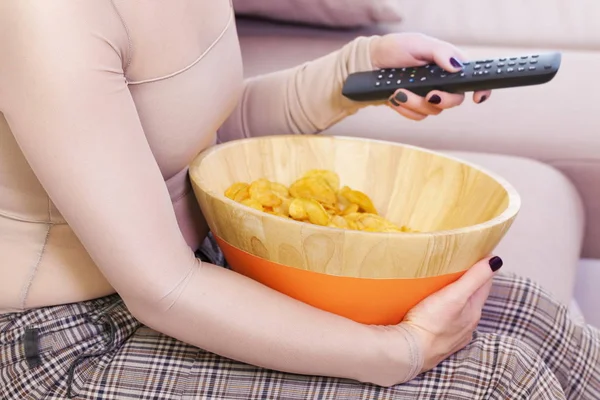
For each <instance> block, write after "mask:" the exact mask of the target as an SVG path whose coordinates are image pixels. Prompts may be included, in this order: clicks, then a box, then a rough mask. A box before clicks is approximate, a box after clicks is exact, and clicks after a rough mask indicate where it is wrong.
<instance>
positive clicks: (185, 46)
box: [0, 0, 242, 313]
mask: <svg viewBox="0 0 600 400" xmlns="http://www.w3.org/2000/svg"><path fill="white" fill-rule="evenodd" d="M97 1H102V2H103V3H106V4H104V6H105V7H110V8H112V11H111V12H114V14H115V15H113V18H111V19H110V21H109V19H107V23H106V29H107V30H110V29H119V30H122V31H123V32H126V33H124V34H125V35H126V36H128V37H127V38H125V40H124V41H123V43H126V45H125V46H126V47H127V48H123V49H119V50H120V51H121V54H125V55H127V57H128V59H127V60H123V61H124V65H126V69H125V76H124V79H126V80H127V82H128V87H129V90H130V92H131V95H132V97H133V100H134V102H135V105H136V108H137V110H138V114H139V118H140V120H141V123H142V126H143V128H144V131H145V134H146V137H147V140H148V142H149V144H150V147H151V149H152V152H153V154H154V156H155V158H156V161H157V163H158V165H159V167H160V169H161V171H162V175H163V178H164V179H165V182H166V185H167V187H168V190H169V193H170V195H171V200H172V202H173V206H174V209H175V212H176V215H177V220H178V222H179V226H180V229H181V231H182V233H183V235H184V237H185V238H186V240H187V243H188V244H189V245H190V247H192V248H196V247H197V246H198V245H199V243H200V241H201V240H202V239H203V238H204V236H205V234H206V229H207V228H206V224H205V222H204V220H203V218H202V216H201V214H200V211H199V209H198V206H197V203H196V202H195V199H194V196H193V192H192V191H191V188H190V185H189V180H188V176H187V165H188V164H189V162H190V161H191V160H192V158H193V157H194V156H195V155H196V154H197V153H198V152H199V151H201V150H202V149H204V148H206V147H208V146H211V145H212V144H214V142H215V140H216V131H217V129H218V127H219V126H220V125H221V124H222V123H223V121H224V120H225V119H226V118H227V116H228V114H229V113H230V112H231V110H232V108H233V107H234V106H235V104H236V102H237V99H238V95H239V92H240V89H241V85H242V63H241V56H240V51H239V45H238V41H237V34H236V31H235V22H234V20H233V10H232V8H231V2H230V0H174V1H169V2H162V1H158V0H149V1H145V2H133V1H130V0H115V1H114V6H113V2H111V1H110V0H97ZM92 3H95V2H90V4H92ZM94 7H97V5H94ZM115 16H117V17H118V18H119V20H120V21H121V22H122V25H121V26H117V25H116V24H115V23H114V21H115V18H114V17H115ZM100 17H102V16H100ZM124 28H125V29H124ZM0 40H12V39H11V38H8V37H0ZM59 49H60V47H59V45H58V44H57V57H60V54H59ZM0 111H1V110H0ZM32 118H35V116H32ZM148 201H149V202H152V199H148ZM110 293H114V290H113V288H112V287H111V286H110V285H109V283H108V282H107V281H106V279H104V278H103V277H102V275H101V273H100V272H99V270H98V268H97V267H96V266H95V265H94V262H93V261H92V260H91V258H90V257H89V256H88V254H87V253H86V250H85V249H84V248H83V246H82V245H81V243H80V242H79V241H78V239H77V237H76V236H75V234H74V233H73V231H72V230H71V229H70V227H69V225H68V224H67V223H65V221H64V219H63V218H62V216H61V214H60V212H59V211H58V210H57V209H56V207H55V206H54V205H53V203H52V201H51V200H50V199H49V197H48V195H47V194H46V192H45V191H44V189H43V187H42V185H41V184H40V183H39V181H38V180H37V179H36V177H35V175H34V173H33V172H32V170H31V169H30V168H29V166H28V164H27V161H26V160H25V158H24V156H23V154H22V153H21V151H20V149H19V147H18V145H17V143H16V141H15V139H14V137H13V135H12V133H11V131H10V128H9V126H8V124H7V122H6V120H5V119H4V117H3V116H2V114H1V113H0V313H5V312H13V311H18V310H22V309H26V308H33V307H40V306H46V305H53V304H61V303H68V302H75V301H81V300H86V299H90V298H96V297H100V296H104V295H107V294H110Z"/></svg>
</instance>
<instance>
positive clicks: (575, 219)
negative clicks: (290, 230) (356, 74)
mask: <svg viewBox="0 0 600 400" xmlns="http://www.w3.org/2000/svg"><path fill="white" fill-rule="evenodd" d="M236 1H237V4H236ZM244 1H245V0H234V6H236V11H237V17H236V18H237V29H238V34H239V37H240V44H241V50H242V56H243V59H244V65H245V75H246V76H248V77H249V76H254V75H258V74H263V73H267V72H271V71H275V70H279V69H283V68H288V67H292V66H295V65H298V64H300V63H303V62H305V61H308V60H311V59H313V58H316V57H320V56H322V55H324V54H326V53H328V52H330V51H334V50H336V49H337V48H339V47H341V46H342V45H343V44H344V43H346V42H347V41H349V40H351V39H352V38H354V37H356V36H360V35H371V34H385V33H388V32H403V31H420V32H423V33H426V34H431V35H432V36H436V37H438V38H440V39H444V40H448V41H451V42H452V43H454V44H456V45H458V46H459V47H461V49H462V50H464V51H465V52H466V53H467V54H468V55H469V57H470V58H479V57H486V56H490V57H493V56H501V55H512V54H515V55H518V54H530V53H535V52H542V51H550V50H559V51H562V52H563V63H562V67H561V70H560V71H559V73H558V74H557V76H556V77H555V79H554V80H553V81H552V82H550V83H548V84H546V85H541V86H531V87H525V88H518V89H505V90H497V91H495V92H494V93H493V94H492V96H491V98H490V99H489V100H488V101H486V102H485V103H483V104H481V105H476V104H473V103H472V102H471V101H466V102H465V103H464V104H463V105H462V106H461V107H459V108H457V109H453V110H449V111H446V112H444V113H442V114H441V115H440V116H437V117H429V118H427V119H426V120H424V121H420V122H414V121H410V120H407V119H404V118H402V117H400V116H399V115H397V114H396V113H394V112H393V111H392V110H390V109H388V108H386V107H369V108H366V109H363V110H361V111H359V112H358V113H357V114H355V115H353V116H351V117H349V118H347V119H345V120H344V121H342V122H341V123H339V124H337V125H335V126H333V127H332V128H330V129H328V130H326V131H325V132H323V134H327V135H344V136H368V137H373V138H378V139H385V140H392V141H399V142H404V143H409V144H413V145H418V146H423V147H427V148H431V149H435V150H439V151H443V152H449V153H452V154H454V155H458V156H459V157H462V158H463V159H466V160H469V161H472V162H475V163H477V164H479V165H481V166H483V167H485V168H488V169H490V170H493V171H495V172H497V173H499V174H501V175H503V176H504V177H505V178H507V179H508V180H509V181H510V182H511V183H512V184H513V185H514V186H515V187H516V188H517V190H518V191H519V192H520V194H521V196H522V199H523V206H522V211H521V213H520V214H519V216H518V218H517V220H516V221H515V223H514V225H513V228H512V229H511V230H510V231H509V233H508V235H507V236H506V237H505V239H504V240H503V241H502V243H501V244H500V245H499V247H498V248H497V251H496V253H497V254H499V255H501V256H502V257H503V259H504V260H505V266H506V267H505V269H506V270H509V271H513V272H516V273H518V274H521V275H524V276H528V277H530V278H532V279H534V280H536V281H537V282H538V283H540V284H541V285H542V286H544V287H545V288H546V289H547V290H548V291H550V292H552V293H553V294H554V295H555V296H557V298H558V299H560V300H561V301H563V302H564V303H565V304H568V305H569V307H570V310H571V311H572V313H573V315H574V316H576V317H577V318H580V319H581V318H585V319H586V320H587V322H588V323H592V324H595V325H596V326H600V312H599V310H598V309H597V308H596V307H594V306H595V305H596V304H598V303H599V302H600V297H599V296H598V294H597V291H596V290H595V288H596V287H597V286H598V285H600V200H599V199H600V114H599V113H598V110H600V108H598V102H600V98H599V97H598V94H600V81H598V80H594V79H593V78H588V77H587V76H585V74H586V73H592V74H593V73H594V72H595V71H598V70H600V28H599V25H598V24H597V23H595V21H593V15H597V14H596V13H595V12H593V11H591V10H592V9H593V10H596V11H600V6H599V5H598V3H597V2H594V1H582V2H577V5H573V6H572V9H570V8H569V7H570V6H569V5H568V4H571V3H570V2H569V3H568V2H560V3H562V4H563V6H561V7H559V9H558V10H556V9H554V8H552V7H547V9H549V10H550V11H549V12H548V13H547V15H546V16H545V17H544V18H542V15H543V14H540V13H539V12H537V11H539V10H538V9H536V6H539V7H545V6H544V4H543V3H542V2H541V0H535V1H528V2H526V3H527V4H528V6H527V7H525V6H524V4H525V2H518V1H508V2H500V3H497V4H493V3H489V2H484V3H480V2H474V1H458V2H436V3H435V5H434V4H433V3H434V1H433V0H423V1H420V2H414V1H412V0H397V1H396V3H394V4H395V5H394V6H393V7H396V9H395V10H393V11H394V12H398V14H399V15H398V16H397V17H395V16H394V15H391V16H390V13H391V12H392V11H386V12H383V13H380V14H382V15H383V16H379V17H377V16H375V17H373V16H371V15H369V16H365V18H364V20H367V21H366V22H365V21H364V20H360V21H352V22H353V23H351V24H348V25H349V26H346V25H344V24H341V23H338V24H337V25H336V21H334V22H330V21H329V20H325V21H314V20H310V21H308V23H306V22H303V21H302V20H301V17H298V18H297V16H298V14H296V13H295V12H292V11H290V12H289V13H288V14H286V10H285V9H283V10H282V9H281V7H280V8H279V9H278V10H277V12H278V15H277V16H275V17H274V16H272V15H269V13H268V9H267V12H266V13H265V12H263V13H260V12H255V10H249V9H246V8H245V4H244V3H243V2H244ZM253 1H254V3H256V0H253ZM303 1H305V2H306V1H308V0H303ZM311 1H313V2H314V1H320V0H311ZM383 1H387V2H388V4H389V3H390V2H389V0H383ZM264 2H265V0H263V3H264ZM291 3H294V1H292V2H291ZM296 3H298V2H297V1H296ZM342 3H344V2H342ZM238 4H239V8H238ZM278 4H282V3H278ZM330 4H331V3H330ZM477 4H478V5H477ZM520 5H521V6H520ZM511 7H513V8H512V9H511ZM514 7H517V8H519V7H521V8H520V12H519V13H518V17H515V14H517V13H515V12H514V10H515V8H514ZM586 7H588V8H587V9H586ZM284 8H285V7H284ZM432 10H434V11H432ZM511 10H512V12H511ZM586 10H587V12H586ZM263 11H264V8H263ZM527 13H529V14H527ZM335 15H339V14H334V16H335ZM281 16H284V18H282V17H281ZM355 16H356V14H355ZM265 17H266V18H265ZM299 19H300V21H299ZM373 20H375V21H373ZM486 21H487V22H486Z"/></svg>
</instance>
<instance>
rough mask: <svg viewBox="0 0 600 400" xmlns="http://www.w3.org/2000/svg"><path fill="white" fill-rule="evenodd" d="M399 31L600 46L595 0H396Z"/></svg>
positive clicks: (459, 39) (473, 41)
mask: <svg viewBox="0 0 600 400" xmlns="http://www.w3.org/2000/svg"><path fill="white" fill-rule="evenodd" d="M397 3H398V4H399V6H400V8H401V10H402V23H401V24H398V26H397V27H396V29H397V30H402V31H418V32H423V33H426V34H430V35H432V36H436V37H438V38H440V39H444V40H448V41H451V42H454V43H456V44H469V45H502V46H531V47H546V48H547V47H551V48H559V49H586V50H592V49H593V50H599V49H600V24H598V15H600V2H599V1H598V0H577V1H573V0H527V1H523V0H503V1H478V0H458V1H439V0H420V1H415V0H397Z"/></svg>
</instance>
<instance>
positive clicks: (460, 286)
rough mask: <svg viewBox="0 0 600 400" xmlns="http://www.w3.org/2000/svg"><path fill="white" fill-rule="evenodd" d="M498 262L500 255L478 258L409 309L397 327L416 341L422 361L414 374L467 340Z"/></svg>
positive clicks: (416, 347)
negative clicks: (465, 270) (447, 282)
mask: <svg viewBox="0 0 600 400" xmlns="http://www.w3.org/2000/svg"><path fill="white" fill-rule="evenodd" d="M501 266H502V260H501V259H500V257H491V258H486V259H484V260H481V261H480V262H478V263H477V264H475V265H474V266H473V267H472V268H470V269H469V270H468V271H467V272H466V273H465V274H464V275H463V276H462V277H461V278H460V279H458V280H457V281H456V282H454V283H452V284H450V285H448V286H446V287H445V288H443V289H441V290H439V291H438V292H436V293H434V294H432V295H431V296H429V297H427V298H426V299H424V300H423V301H421V302H420V303H419V304H417V305H416V306H415V307H413V308H412V309H411V310H410V311H409V312H408V314H407V315H406V317H405V318H404V320H403V321H402V322H401V323H400V325H399V326H398V327H397V328H398V329H401V330H403V331H404V334H405V335H406V334H409V335H410V336H412V338H411V339H413V340H414V342H416V344H415V349H414V350H415V351H416V352H417V353H420V354H418V356H417V357H416V362H417V363H418V362H420V363H421V364H420V365H419V366H416V369H417V370H416V371H415V373H416V374H419V373H422V372H425V371H428V370H430V369H432V368H434V367H435V366H437V365H438V364H439V363H440V362H442V361H443V360H445V359H446V358H448V357H449V356H451V355H452V354H454V353H455V352H457V351H459V350H461V349H462V348H464V347H465V346H466V345H468V344H469V342H470V341H471V339H472V335H473V332H474V331H475V329H476V327H477V325H478V324H479V320H480V318H481V312H482V309H483V306H484V303H485V301H486V300H487V298H488V295H489V293H490V289H491V286H492V278H493V276H494V273H495V272H496V271H498V269H500V267H501ZM419 355H420V357H419ZM419 367H420V368H419ZM411 378H412V377H411Z"/></svg>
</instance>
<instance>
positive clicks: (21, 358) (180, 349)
mask: <svg viewBox="0 0 600 400" xmlns="http://www.w3.org/2000/svg"><path fill="white" fill-rule="evenodd" d="M200 255H201V256H202V257H203V258H212V259H213V261H214V260H215V257H217V258H218V257H219V253H218V250H217V251H215V249H214V247H213V248H207V249H205V250H204V252H203V253H202V254H200ZM216 261H217V262H218V261H219V260H216ZM221 261H222V259H221ZM68 398H76V399H119V400H128V399H165V400H167V399H169V400H180V399H189V400H191V399H255V400H265V399H272V400H275V399H277V400H305V399H450V400H453V399H461V400H462V399H511V400H514V399H551V400H558V399H600V332H599V331H598V330H597V329H596V328H594V327H591V326H587V325H580V324H576V323H575V322H574V321H572V320H571V319H570V318H569V313H568V311H567V309H566V307H565V306H564V305H562V304H559V303H557V302H556V301H555V300H554V299H553V298H552V297H550V296H549V295H548V294H547V293H546V292H544V290H542V289H541V288H540V287H539V286H537V285H536V284H535V283H533V282H531V281H530V280H528V279H523V278H519V277H516V276H514V275H506V274H501V275H498V276H497V277H496V278H495V280H494V284H493V288H492V291H491V294H490V297H489V299H488V301H487V303H486V306H485V309H484V310H483V316H482V319H481V322H480V324H479V327H478V329H477V331H476V332H475V334H474V336H473V340H472V341H471V343H470V344H469V345H468V346H467V347H466V348H464V349H463V350H461V351H459V352H457V353H455V354H454V355H452V356H451V357H449V358H448V359H446V360H445V361H443V362H442V363H441V364H440V365H438V366H437V367H436V368H435V369H433V370H431V371H428V372H426V373H423V374H421V375H419V376H417V377H416V378H415V379H413V380H412V381H410V382H407V383H405V384H402V385H397V386H394V387H390V388H382V387H378V386H376V385H369V384H362V383H359V382H355V381H351V380H346V379H338V378H331V377H320V376H305V375H294V374H288V373H282V372H279V371H273V370H266V369H262V368H258V367H256V366H253V365H248V364H244V363H240V362H237V361H234V360H231V359H227V358H224V357H220V356H218V355H215V354H212V353H210V352H207V351H204V350H202V349H199V348H197V347H194V346H191V345H188V344H186V343H183V342H180V341H178V340H176V339H173V338H171V337H169V336H165V335H163V334H161V333H159V332H157V331H154V330H152V329H150V328H148V327H146V326H144V325H142V324H141V323H140V322H139V321H137V320H136V319H135V317H133V316H132V315H131V313H130V312H129V311H128V309H127V307H126V306H125V305H124V304H123V302H122V300H121V299H120V298H119V296H117V295H112V296H108V297H104V298H100V299H96V300H91V301H86V302H81V303H75V304H67V305H59V306H53V307H46V308H39V309H33V310H28V311H25V312H21V313H13V314H5V315H0V399H3V400H5V399H6V400H8V399H11V400H12V399H15V400H25V399H68Z"/></svg>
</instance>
